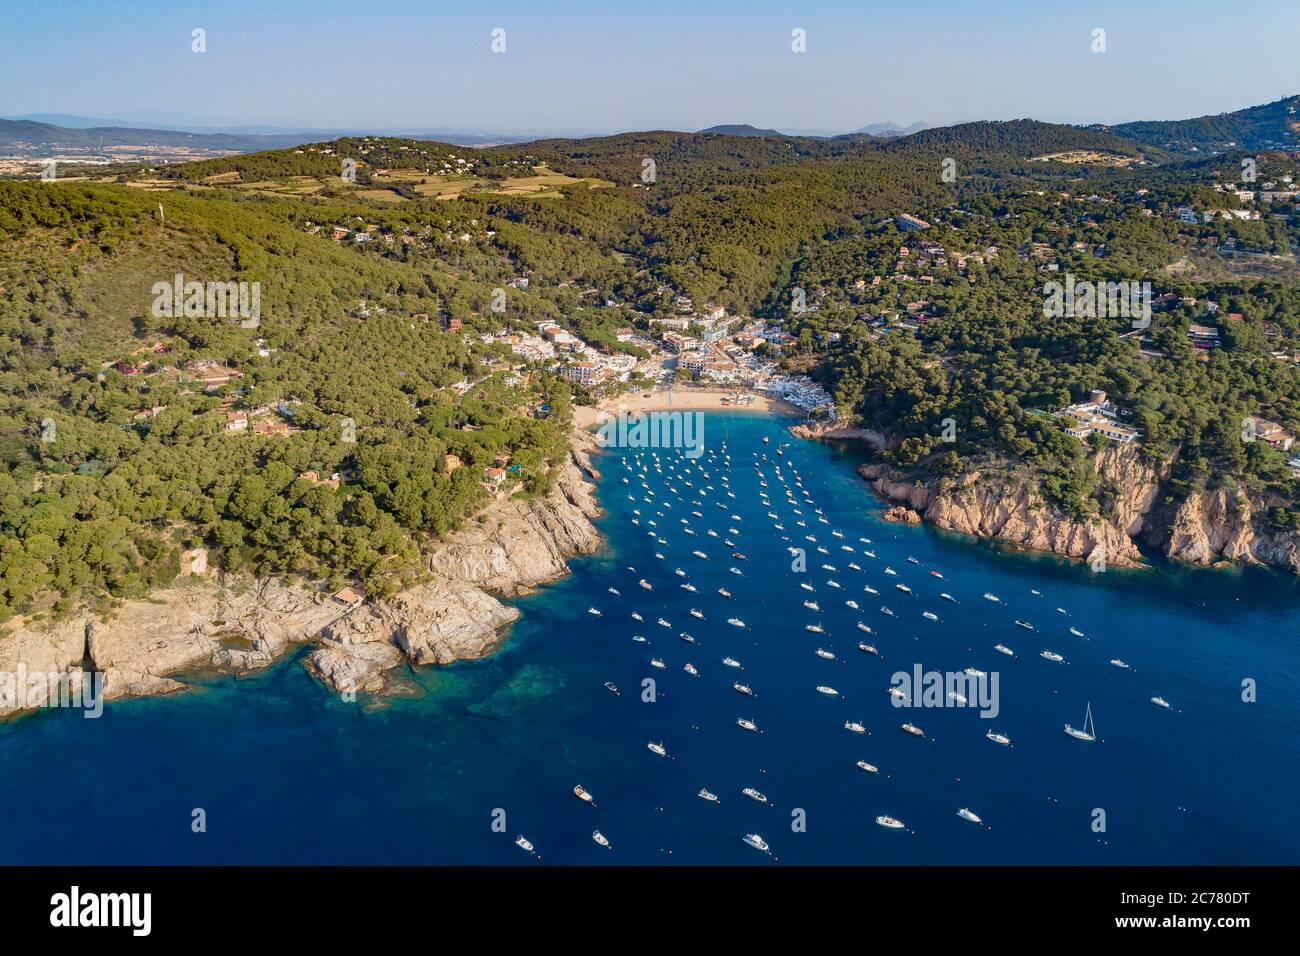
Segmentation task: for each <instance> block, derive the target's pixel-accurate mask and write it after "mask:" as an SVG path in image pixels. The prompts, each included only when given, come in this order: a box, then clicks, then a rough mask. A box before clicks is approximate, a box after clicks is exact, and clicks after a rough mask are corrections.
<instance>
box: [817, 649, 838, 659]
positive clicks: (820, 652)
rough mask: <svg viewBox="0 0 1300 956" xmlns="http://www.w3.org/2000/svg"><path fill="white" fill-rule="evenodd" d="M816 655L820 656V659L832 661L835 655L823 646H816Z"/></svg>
mask: <svg viewBox="0 0 1300 956" xmlns="http://www.w3.org/2000/svg"><path fill="white" fill-rule="evenodd" d="M817 656H818V657H820V658H821V659H822V660H824V661H833V660H835V655H834V654H833V653H831V652H830V651H828V650H826V649H825V648H821V647H819V648H817Z"/></svg>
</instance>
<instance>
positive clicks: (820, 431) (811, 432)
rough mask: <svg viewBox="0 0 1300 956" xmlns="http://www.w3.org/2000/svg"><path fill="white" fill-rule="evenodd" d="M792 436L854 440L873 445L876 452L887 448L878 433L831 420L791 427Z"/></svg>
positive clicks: (883, 439) (883, 437) (883, 438)
mask: <svg viewBox="0 0 1300 956" xmlns="http://www.w3.org/2000/svg"><path fill="white" fill-rule="evenodd" d="M790 434H791V435H793V436H794V437H795V438H820V439H829V440H835V439H846V440H847V439H853V440H856V441H865V442H867V443H868V444H869V445H871V447H873V448H875V449H876V451H880V450H881V449H883V448H884V447H885V436H884V435H882V434H881V433H880V432H878V431H873V430H872V429H870V428H861V427H858V426H856V425H846V424H844V423H843V422H833V421H829V420H824V421H818V422H803V423H801V424H798V425H791V426H790Z"/></svg>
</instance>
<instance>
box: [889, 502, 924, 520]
mask: <svg viewBox="0 0 1300 956" xmlns="http://www.w3.org/2000/svg"><path fill="white" fill-rule="evenodd" d="M881 517H882V518H884V519H885V520H886V521H894V522H897V523H899V524H920V523H921V516H920V515H919V514H917V513H916V512H915V511H913V510H912V509H911V508H908V507H907V506H906V505H894V507H892V508H886V509H885V512H884V514H882V515H881Z"/></svg>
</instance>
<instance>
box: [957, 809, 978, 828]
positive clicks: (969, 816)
mask: <svg viewBox="0 0 1300 956" xmlns="http://www.w3.org/2000/svg"><path fill="white" fill-rule="evenodd" d="M957 816H959V817H961V818H962V819H963V820H969V821H970V822H971V823H978V824H982V823H983V822H984V821H983V820H981V819H980V818H979V817H978V816H976V815H975V814H974V813H973V812H972V811H970V810H967V809H966V808H965V807H962V808H961V809H960V810H958V811H957Z"/></svg>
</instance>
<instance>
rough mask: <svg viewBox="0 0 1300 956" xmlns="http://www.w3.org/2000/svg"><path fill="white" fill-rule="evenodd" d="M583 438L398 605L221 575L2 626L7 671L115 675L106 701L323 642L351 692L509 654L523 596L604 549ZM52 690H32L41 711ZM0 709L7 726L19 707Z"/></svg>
mask: <svg viewBox="0 0 1300 956" xmlns="http://www.w3.org/2000/svg"><path fill="white" fill-rule="evenodd" d="M594 448H595V442H594V440H593V439H592V438H591V436H590V435H588V434H586V433H585V432H583V431H581V430H575V431H574V434H573V439H572V444H571V449H570V455H569V457H568V458H567V459H566V460H565V461H564V462H563V463H562V464H560V465H557V466H556V467H557V475H556V479H555V481H554V483H553V484H552V486H551V489H550V490H549V491H548V493H547V494H546V495H544V496H541V497H538V498H535V499H532V500H528V501H520V500H515V499H504V500H499V501H496V502H494V503H493V504H492V505H490V506H489V507H488V509H487V510H486V511H484V512H483V513H482V514H481V515H480V516H479V518H478V520H476V521H473V522H470V523H468V524H467V526H466V527H465V528H463V529H461V530H460V531H458V532H457V533H455V534H453V535H451V536H450V537H449V538H448V540H447V541H446V542H444V543H442V544H441V545H439V546H438V547H437V548H436V549H435V550H434V551H433V553H432V554H431V556H430V560H429V571H430V577H429V579H428V580H427V581H426V582H424V583H422V584H420V585H418V586H416V587H412V588H409V589H407V590H405V591H401V592H399V593H397V594H395V595H393V596H392V597H389V598H385V599H382V600H377V601H373V602H365V603H361V604H358V605H356V606H351V607H349V606H344V605H342V604H340V603H338V602H336V601H334V600H332V599H331V598H330V597H329V595H328V594H327V593H326V591H325V590H324V589H323V588H322V587H317V586H313V585H311V584H308V583H296V582H294V583H291V582H286V581H281V580H277V579H271V580H251V579H249V578H246V577H235V576H225V575H218V576H216V577H214V578H204V579H191V580H188V581H184V582H181V583H178V584H176V585H175V586H173V587H170V588H167V589H165V590H162V591H159V592H157V593H155V594H153V595H151V596H150V598H149V599H147V600H131V601H126V602H124V603H123V604H122V606H120V607H119V608H117V609H116V610H115V611H114V612H113V613H112V614H111V615H110V616H109V617H108V618H107V619H102V620H101V619H99V618H95V617H92V616H89V615H83V616H74V617H70V618H66V619H63V620H61V621H57V622H52V623H41V624H35V625H26V626H24V625H23V624H22V623H18V624H17V625H12V624H11V626H9V627H8V628H6V629H4V630H0V673H8V674H19V673H22V672H25V673H27V674H42V675H53V674H57V675H70V674H75V673H77V672H80V671H82V670H83V669H89V670H93V671H95V672H98V673H100V674H101V675H102V677H103V690H102V695H103V699H104V700H114V699H116V698H121V697H143V696H152V695H157V694H167V693H171V692H174V691H179V690H183V689H184V688H185V687H186V685H185V684H183V683H182V682H181V681H179V680H177V679H176V678H175V677H174V676H173V675H181V674H184V673H194V672H197V671H202V670H218V671H221V672H228V673H241V672H248V671H253V670H257V669H260V668H264V667H266V666H268V665H270V664H272V663H273V662H274V661H276V660H278V659H279V658H280V657H282V656H283V655H284V654H285V653H286V652H288V651H290V650H292V649H293V648H295V647H298V646H301V645H303V644H307V643H310V644H314V645H315V647H314V649H313V650H312V651H311V652H310V653H309V654H308V655H307V657H306V659H305V665H306V667H307V669H308V670H309V671H310V672H311V673H312V674H313V675H315V676H316V677H317V678H318V679H319V680H321V681H322V682H323V683H325V684H326V685H328V686H329V687H331V688H333V689H335V690H337V691H339V692H342V693H345V694H352V693H381V692H383V691H384V690H386V689H388V688H389V687H390V686H391V683H392V679H393V672H394V671H395V670H396V669H398V668H400V667H403V666H405V665H406V664H408V663H409V664H415V665H427V664H447V663H450V662H452V661H456V660H467V659H474V658H479V657H483V656H485V655H487V654H488V653H490V652H491V651H492V650H493V649H494V648H496V647H497V646H498V644H499V643H500V641H501V640H502V638H503V636H504V631H505V629H506V628H507V626H508V625H509V624H511V623H512V622H513V621H514V620H515V619H516V618H517V617H518V616H519V612H518V610H516V609H515V608H513V607H510V606H508V605H505V604H503V603H502V602H501V601H500V600H499V599H498V596H500V597H515V596H517V595H520V594H524V593H526V592H527V591H529V590H530V589H532V588H533V587H536V586H537V585H539V584H542V583H545V582H547V581H551V580H554V579H556V578H558V577H561V576H562V575H564V574H565V573H567V566H566V562H567V560H568V559H569V558H571V557H573V556H574V555H577V554H590V553H592V552H594V551H596V550H597V549H598V548H599V546H600V535H599V533H598V532H597V531H596V528H595V526H594V525H593V524H592V519H594V518H595V517H596V516H597V515H598V513H599V509H598V507H597V506H596V503H595V499H594V497H593V492H594V490H595V486H594V484H593V481H592V479H595V478H596V477H598V474H597V472H596V471H595V469H594V468H593V467H592V464H591V460H590V454H591V452H592V451H593V450H594ZM47 694H48V688H43V687H38V688H29V692H28V693H27V695H26V699H25V701H23V703H25V704H26V705H27V707H28V708H30V707H36V706H39V705H40V704H41V702H42V701H43V700H45V699H46V695H47ZM19 709H20V708H19V707H18V706H16V702H15V701H13V700H0V717H2V716H5V715H7V714H11V713H14V712H16V711H17V710H19Z"/></svg>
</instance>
